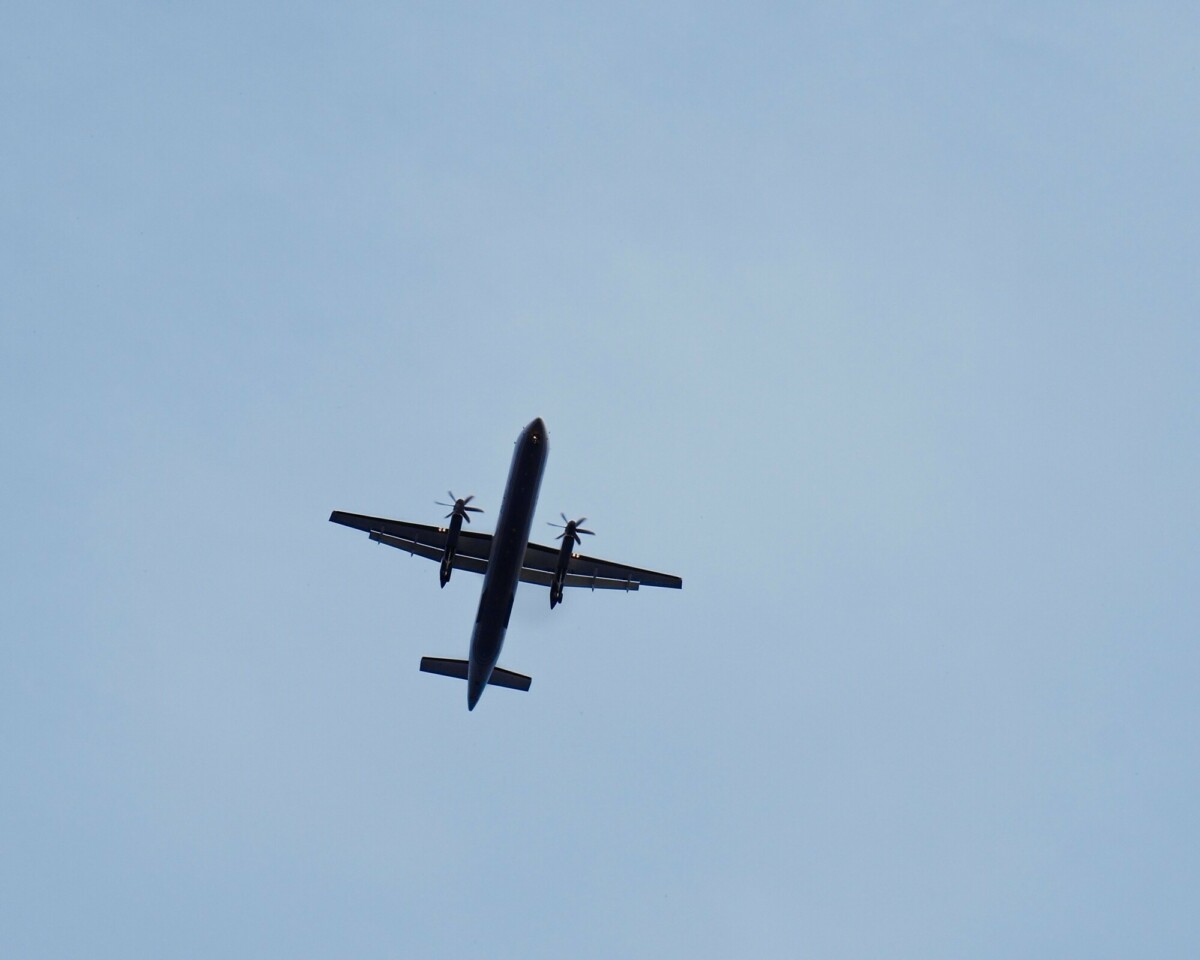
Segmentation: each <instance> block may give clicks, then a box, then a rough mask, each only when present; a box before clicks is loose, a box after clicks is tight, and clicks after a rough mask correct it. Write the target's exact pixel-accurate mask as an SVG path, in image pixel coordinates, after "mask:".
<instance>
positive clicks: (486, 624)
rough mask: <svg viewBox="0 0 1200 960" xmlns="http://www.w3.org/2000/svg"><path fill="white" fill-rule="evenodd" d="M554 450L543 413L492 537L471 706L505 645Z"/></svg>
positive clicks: (475, 638) (521, 441)
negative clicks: (546, 472) (550, 458)
mask: <svg viewBox="0 0 1200 960" xmlns="http://www.w3.org/2000/svg"><path fill="white" fill-rule="evenodd" d="M549 451H550V443H549V438H548V437H547V434H546V425H545V424H544V423H543V422H542V420H541V418H540V417H539V418H538V419H536V420H534V421H533V422H532V423H530V424H529V425H528V426H527V427H526V428H525V429H524V430H522V431H521V435H520V437H518V438H517V445H516V450H515V451H513V459H512V466H511V467H509V471H508V483H507V484H506V485H505V488H504V500H503V502H502V503H501V505H500V516H499V519H498V520H497V521H496V532H495V534H494V535H493V537H492V550H491V555H490V556H489V557H488V563H487V572H486V573H484V575H483V592H482V593H481V594H480V597H479V612H478V613H476V615H475V630H474V632H473V633H472V634H471V654H470V659H469V660H468V662H467V708H468V709H470V710H474V709H475V704H476V703H478V702H479V698H480V696H482V695H483V688H484V687H486V686H487V682H488V680H489V679H490V678H491V676H492V671H493V670H494V669H495V667H496V661H497V660H499V659H500V648H501V647H503V646H504V635H505V633H506V632H507V630H508V618H509V617H510V616H511V614H512V607H513V600H514V599H515V597H516V593H517V582H518V577H519V576H520V573H521V566H522V564H523V562H524V560H525V549H526V547H527V546H528V544H529V531H530V529H531V528H532V526H533V513H534V510H535V509H536V508H537V499H538V492H539V490H540V489H541V486H542V473H543V472H544V471H545V469H546V455H547V454H548V453H549Z"/></svg>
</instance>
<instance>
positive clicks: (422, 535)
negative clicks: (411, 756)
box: [329, 417, 683, 710]
mask: <svg viewBox="0 0 1200 960" xmlns="http://www.w3.org/2000/svg"><path fill="white" fill-rule="evenodd" d="M549 452H550V439H549V435H548V434H547V433H546V424H545V423H543V422H542V419H541V417H538V418H537V419H536V420H534V421H533V422H532V423H530V424H529V425H528V426H527V427H525V429H524V430H522V431H521V435H520V436H519V437H518V438H517V443H516V450H515V451H514V452H513V459H512V466H511V467H510V468H509V471H508V483H507V484H506V485H505V488H504V499H503V500H502V501H501V505H500V518H499V520H498V521H497V522H496V532H495V533H494V534H488V533H475V532H474V531H471V530H463V529H462V525H463V522H464V521H466V522H467V523H470V522H471V517H470V514H471V513H479V512H482V511H480V508H479V507H473V506H470V502H471V500H473V499H474V496H470V497H457V498H456V497H455V496H454V494H453V493H451V494H450V499H451V500H453V501H454V502H453V504H449V503H447V504H442V505H443V506H448V507H452V510H451V512H450V513H448V514H447V515H446V519H448V520H449V521H450V526H449V527H432V526H426V525H425V524H420V523H406V522H404V521H402V520H385V519H383V518H381V517H366V516H362V515H361V514H357V513H343V512H342V511H341V510H335V511H334V512H333V513H332V514H330V516H329V519H330V521H332V522H333V523H340V524H342V525H344V526H347V527H353V528H354V529H356V530H362V531H364V532H365V533H367V534H368V535H369V536H370V538H371V539H372V540H374V541H375V542H376V543H384V544H387V545H388V546H390V547H396V548H397V549H399V550H404V551H406V552H408V553H409V554H411V555H413V556H419V557H426V558H427V559H429V560H433V561H435V562H437V563H439V564H440V572H439V576H440V579H441V584H442V586H443V587H445V586H446V583H447V581H449V579H450V574H451V573H452V572H453V571H454V570H469V571H470V572H472V573H482V574H483V591H482V592H481V594H480V596H479V611H478V613H476V614H475V629H474V632H473V633H472V634H471V648H470V659H468V660H452V659H449V658H446V657H422V658H421V670H422V671H423V672H424V673H434V674H438V675H440V676H444V677H455V678H457V679H459V680H466V681H467V709H468V710H474V709H475V704H477V703H478V702H479V698H480V697H481V696H483V690H484V687H486V686H488V685H489V684H491V685H492V686H496V687H508V688H509V689H512V690H528V689H529V685H530V683H532V680H531V678H529V677H527V676H525V675H524V674H520V673H514V672H513V671H511V670H505V669H504V668H502V667H498V666H496V661H497V660H499V658H500V648H501V647H503V646H504V635H505V633H506V632H507V630H508V618H509V616H510V615H511V614H512V607H513V600H514V598H515V597H516V593H517V584H518V582H523V583H536V584H541V585H542V586H545V587H549V588H550V608H551V609H553V608H554V607H555V606H557V605H558V604H559V603H561V602H562V599H563V588H564V587H590V588H591V589H593V590H626V591H629V590H637V589H638V588H639V587H671V588H674V589H676V590H678V589H680V588H682V587H683V580H681V579H680V578H679V577H676V576H672V575H671V574H667V573H655V572H654V571H653V570H642V569H640V568H638V567H630V566H627V565H625V564H622V563H610V562H609V561H607V560H596V559H594V558H593V557H585V556H583V555H582V554H578V553H574V552H573V550H574V547H575V544H577V543H582V540H581V539H580V536H579V535H580V534H591V533H592V531H591V530H586V529H584V527H583V524H584V522H586V520H587V518H586V517H582V518H580V519H579V520H567V517H566V514H561V516H562V518H563V524H561V526H562V528H563V532H562V533H561V534H559V536H558V537H557V539H559V540H561V541H562V544H561V545H560V546H559V548H558V549H555V548H553V547H544V546H542V545H541V544H537V543H530V542H529V532H530V530H531V528H532V526H533V514H534V510H535V508H536V507H537V499H538V491H539V490H540V489H541V485H542V473H543V472H544V471H545V469H546V457H547V455H548V454H549ZM551 526H560V525H559V524H551Z"/></svg>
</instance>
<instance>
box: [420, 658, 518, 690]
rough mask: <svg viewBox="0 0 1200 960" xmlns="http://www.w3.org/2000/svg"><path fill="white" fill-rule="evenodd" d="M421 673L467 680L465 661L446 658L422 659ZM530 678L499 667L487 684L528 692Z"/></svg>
mask: <svg viewBox="0 0 1200 960" xmlns="http://www.w3.org/2000/svg"><path fill="white" fill-rule="evenodd" d="M421 671H422V672H423V673H436V674H438V675H439V676H443V677H454V678H455V679H456V680H466V679H467V661H466V660H451V659H449V658H447V657H422V658H421ZM532 682H533V680H532V678H530V677H527V676H525V674H523V673H513V671H511V670H505V669H503V668H501V667H495V668H493V669H492V675H491V677H490V678H489V679H488V683H489V684H490V685H491V686H493V687H508V688H509V689H510V690H528V689H529V685H530V684H531V683H532Z"/></svg>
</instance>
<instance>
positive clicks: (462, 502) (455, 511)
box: [438, 493, 483, 587]
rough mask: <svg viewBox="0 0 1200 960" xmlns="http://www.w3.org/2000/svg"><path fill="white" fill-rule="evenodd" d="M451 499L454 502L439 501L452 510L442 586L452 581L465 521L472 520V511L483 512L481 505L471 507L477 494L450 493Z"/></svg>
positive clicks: (443, 555) (443, 563) (448, 515)
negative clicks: (467, 495)
mask: <svg viewBox="0 0 1200 960" xmlns="http://www.w3.org/2000/svg"><path fill="white" fill-rule="evenodd" d="M450 499H451V500H453V501H454V502H453V503H442V502H441V501H440V500H439V501H438V503H439V504H440V505H441V506H443V507H450V508H451V510H450V512H449V513H448V514H446V519H447V520H449V521H450V527H449V528H448V530H447V531H446V549H445V550H443V551H442V568H441V571H440V573H439V576H440V577H441V581H442V586H443V587H444V586H445V585H446V584H447V583H449V582H450V574H451V573H453V572H454V556H455V554H456V553H457V552H458V535H459V533H460V532H462V525H463V521H464V520H466V521H467V523H470V522H471V514H472V513H483V510H481V509H480V508H479V507H469V506H467V504H469V503H470V502H471V501H472V500H474V499H475V494H471V496H469V497H456V496H454V494H453V493H450Z"/></svg>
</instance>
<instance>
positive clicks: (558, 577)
mask: <svg viewBox="0 0 1200 960" xmlns="http://www.w3.org/2000/svg"><path fill="white" fill-rule="evenodd" d="M559 516H561V517H562V518H563V522H562V523H552V524H550V526H552V527H562V533H560V534H559V535H558V539H559V540H561V541H562V546H561V547H559V548H558V562H557V563H556V564H555V565H554V577H553V578H552V579H551V581H550V609H551V610H553V609H554V608H555V607H556V606H558V605H559V604H560V603H562V599H563V581H564V580H565V579H566V576H567V567H569V566H570V565H571V551H572V550H573V549H574V548H575V544H577V543H583V539H582V538H581V537H580V536H579V535H580V534H581V533H586V534H588V535H589V536H592V535H593V534H592V531H591V530H584V529H583V525H584V524H585V523H587V517H580V518H579V519H578V520H568V519H567V515H566V514H565V513H562V514H559Z"/></svg>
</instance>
